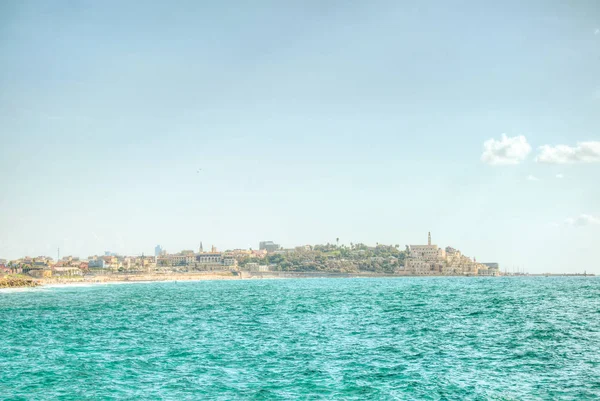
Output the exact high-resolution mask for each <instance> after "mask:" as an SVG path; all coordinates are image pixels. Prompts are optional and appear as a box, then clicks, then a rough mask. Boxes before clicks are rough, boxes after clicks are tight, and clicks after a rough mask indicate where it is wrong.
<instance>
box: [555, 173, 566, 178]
mask: <svg viewBox="0 0 600 401" xmlns="http://www.w3.org/2000/svg"><path fill="white" fill-rule="evenodd" d="M556 178H558V179H559V180H560V179H561V178H565V176H564V175H562V174H560V173H558V174H556Z"/></svg>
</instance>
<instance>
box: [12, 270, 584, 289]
mask: <svg viewBox="0 0 600 401" xmlns="http://www.w3.org/2000/svg"><path fill="white" fill-rule="evenodd" d="M401 277H406V278H410V277H412V278H414V277H471V278H474V277H490V278H491V277H495V278H497V277H595V275H593V274H587V275H583V274H531V275H519V276H516V275H515V276H512V275H507V276H467V275H456V276H449V275H412V274H389V273H370V272H358V273H333V272H246V271H244V272H235V273H234V272H231V271H221V272H218V271H214V272H194V273H167V274H160V273H158V274H157V273H133V274H131V273H130V274H106V275H87V276H77V277H51V278H40V279H35V278H28V277H4V278H0V284H2V283H4V285H0V288H1V289H10V288H36V287H63V286H71V285H73V286H77V285H85V286H88V285H94V284H98V285H101V284H127V283H153V282H167V281H214V280H280V279H298V278H303V279H308V278H401Z"/></svg>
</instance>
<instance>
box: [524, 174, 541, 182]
mask: <svg viewBox="0 0 600 401" xmlns="http://www.w3.org/2000/svg"><path fill="white" fill-rule="evenodd" d="M527 180H528V181H539V180H540V179H539V178H537V177H536V176H534V175H531V174H529V175H528V176H527Z"/></svg>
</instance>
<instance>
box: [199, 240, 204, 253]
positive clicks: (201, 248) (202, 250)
mask: <svg viewBox="0 0 600 401" xmlns="http://www.w3.org/2000/svg"><path fill="white" fill-rule="evenodd" d="M202 252H204V248H203V247H202V241H200V253H202Z"/></svg>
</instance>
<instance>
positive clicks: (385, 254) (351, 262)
mask: <svg viewBox="0 0 600 401" xmlns="http://www.w3.org/2000/svg"><path fill="white" fill-rule="evenodd" d="M405 258H406V251H405V250H400V246H399V245H395V246H394V245H380V244H377V246H374V247H369V246H367V245H365V244H350V246H345V245H339V246H338V245H334V244H326V245H315V246H311V247H309V248H306V247H298V248H295V249H291V250H290V249H288V250H282V251H278V252H275V253H271V254H268V255H267V256H266V257H265V258H262V259H261V258H252V257H244V258H241V259H239V260H238V263H239V265H240V267H241V268H242V269H243V268H244V267H245V266H246V265H247V264H248V263H258V264H259V265H269V266H270V269H271V270H275V271H326V272H340V273H353V272H374V273H394V272H396V271H397V270H398V269H400V267H401V266H403V265H404V260H405Z"/></svg>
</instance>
